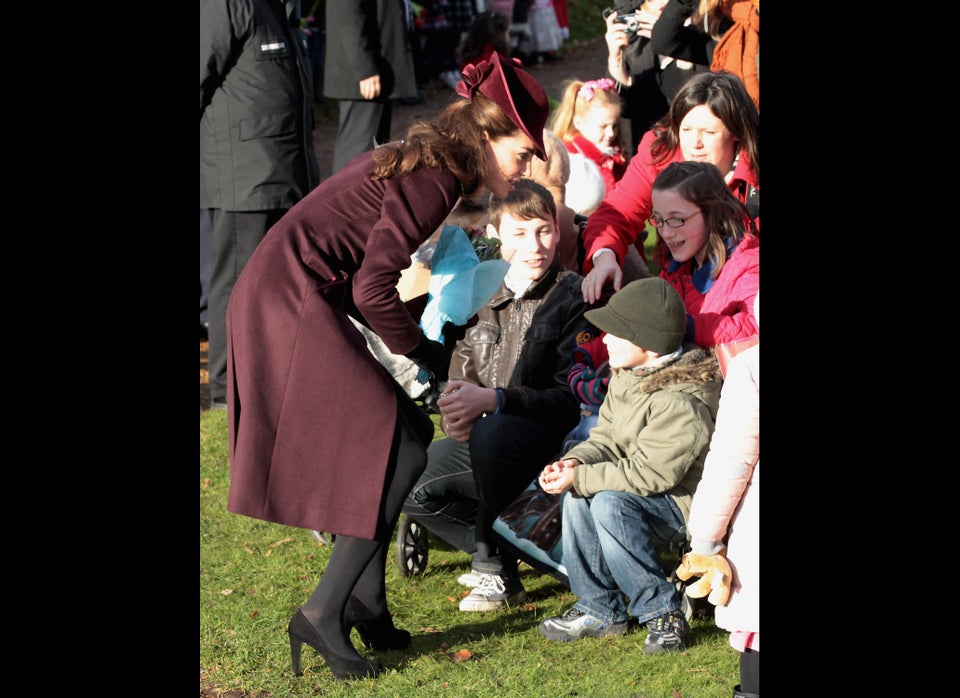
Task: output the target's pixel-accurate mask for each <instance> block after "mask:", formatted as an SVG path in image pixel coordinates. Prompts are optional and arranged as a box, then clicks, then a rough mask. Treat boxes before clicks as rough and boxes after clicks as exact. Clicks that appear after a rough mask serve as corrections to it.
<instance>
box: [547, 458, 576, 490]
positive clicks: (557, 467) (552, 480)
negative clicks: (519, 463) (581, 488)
mask: <svg viewBox="0 0 960 698" xmlns="http://www.w3.org/2000/svg"><path fill="white" fill-rule="evenodd" d="M578 465H580V461H578V460H576V459H574V458H568V459H566V460H558V461H554V462H553V463H550V464H548V465H547V466H546V467H545V468H544V469H543V470H542V471H541V472H540V476H539V477H538V478H537V482H539V483H540V487H541V488H543V491H544V492H547V493H549V494H560V493H562V492H566V491H567V490H569V489H570V488H571V487H573V469H574V468H575V467H577V466H578Z"/></svg>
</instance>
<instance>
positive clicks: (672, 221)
mask: <svg viewBox="0 0 960 698" xmlns="http://www.w3.org/2000/svg"><path fill="white" fill-rule="evenodd" d="M698 213H700V211H696V212H694V213H691V214H690V215H689V216H687V217H686V218H658V217H657V216H650V217H649V218H648V219H647V220H648V221H650V225H652V226H653V227H654V228H662V227H663V226H667V227H668V228H680V227H682V226H683V224H684V223H686V222H687V221H688V220H690V219H691V218H693V217H694V216H695V215H697V214H698Z"/></svg>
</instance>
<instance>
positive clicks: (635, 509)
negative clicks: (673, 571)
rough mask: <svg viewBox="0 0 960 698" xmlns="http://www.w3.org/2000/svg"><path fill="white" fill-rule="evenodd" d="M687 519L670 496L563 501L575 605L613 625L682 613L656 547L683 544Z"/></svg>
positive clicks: (612, 494)
mask: <svg viewBox="0 0 960 698" xmlns="http://www.w3.org/2000/svg"><path fill="white" fill-rule="evenodd" d="M685 538H686V523H685V522H684V520H683V514H682V513H681V512H680V509H679V508H678V507H677V505H676V503H675V502H674V501H673V499H671V498H670V496H669V495H666V494H656V495H650V496H646V497H641V496H640V495H638V494H633V493H632V492H618V491H614V490H604V491H603V492H598V493H597V494H596V495H594V496H593V497H587V498H585V497H581V496H580V495H577V494H574V492H573V491H569V492H567V493H566V494H565V495H564V497H563V537H562V540H563V564H564V565H565V566H566V568H567V576H568V577H569V579H570V589H571V590H572V591H573V593H575V594H576V595H577V596H578V597H579V598H578V600H577V602H576V603H575V604H574V606H575V607H576V608H578V609H579V610H581V611H584V612H585V613H587V614H589V615H591V616H593V617H595V618H599V619H600V620H602V621H607V622H621V621H625V620H627V617H628V614H629V615H631V616H633V617H634V618H636V619H637V620H638V621H639V622H641V623H644V622H646V621H648V620H651V619H653V618H657V617H659V616H662V615H664V614H666V613H669V612H670V611H675V610H677V609H679V608H680V605H681V602H682V598H681V596H680V593H679V592H678V591H677V589H676V587H674V585H673V584H671V583H670V582H668V581H667V579H666V574H665V573H664V571H663V566H662V565H661V564H660V558H659V555H658V554H657V549H656V547H655V545H654V543H655V541H656V542H659V543H660V544H668V543H671V542H674V543H682V542H683V541H684V540H685Z"/></svg>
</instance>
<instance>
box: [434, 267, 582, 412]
mask: <svg viewBox="0 0 960 698" xmlns="http://www.w3.org/2000/svg"><path fill="white" fill-rule="evenodd" d="M582 280H583V277H581V276H580V275H579V274H577V273H575V272H572V271H566V270H561V269H560V267H559V266H558V264H557V263H555V264H554V266H553V267H552V268H551V269H550V271H549V272H547V274H546V275H544V277H543V278H542V279H541V280H540V281H539V282H538V283H537V285H536V286H533V287H532V288H530V289H529V290H528V292H527V293H526V294H525V295H524V297H523V298H515V297H514V295H513V292H512V291H511V290H510V289H509V288H507V287H506V285H504V284H502V283H501V284H500V288H499V289H497V292H496V293H495V294H494V295H493V298H491V299H490V301H489V302H488V303H487V304H486V305H485V306H484V307H482V308H481V309H480V311H479V313H477V316H478V321H477V323H476V324H475V325H473V326H472V327H470V328H469V329H468V330H467V332H466V335H465V336H464V338H463V339H461V340H460V341H459V342H457V345H456V347H455V348H454V350H453V355H452V356H451V358H450V379H451V380H453V379H462V380H466V381H470V382H471V383H474V384H476V385H480V386H483V387H485V388H501V389H502V390H503V409H502V411H503V412H504V413H507V414H527V415H530V416H535V417H537V418H538V419H549V420H554V419H556V420H562V421H567V422H568V423H569V424H570V428H573V426H575V425H576V423H577V421H578V419H579V416H580V406H579V403H578V402H577V399H576V397H575V396H574V395H573V393H572V392H571V391H570V387H569V386H568V385H567V371H568V370H569V369H570V366H571V357H572V354H573V350H574V348H575V347H576V346H577V337H578V335H579V334H580V333H582V332H585V331H587V332H595V330H593V329H592V328H591V326H590V324H589V323H588V322H587V321H586V320H585V319H584V317H583V313H584V311H585V310H587V308H588V307H589V306H587V304H586V303H584V301H583V293H582V292H581V290H580V283H581V281H582Z"/></svg>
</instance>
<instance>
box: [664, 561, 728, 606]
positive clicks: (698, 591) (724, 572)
mask: <svg viewBox="0 0 960 698" xmlns="http://www.w3.org/2000/svg"><path fill="white" fill-rule="evenodd" d="M677 576H678V577H679V578H680V579H682V580H684V581H686V580H688V579H690V578H691V577H700V579H699V580H697V581H696V582H694V583H693V584H691V585H690V586H688V587H687V589H686V593H687V596H689V597H690V598H693V599H699V598H703V597H704V596H707V594H708V593H709V594H710V595H709V596H707V601H709V602H710V603H712V604H713V605H714V606H726V605H727V602H728V601H729V600H730V584H731V583H732V582H733V572H732V571H731V570H730V563H729V562H727V558H725V557H724V556H723V555H720V554H717V555H700V554H699V553H687V554H686V555H684V556H683V558H682V559H681V560H680V566H679V567H678V568H677Z"/></svg>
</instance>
